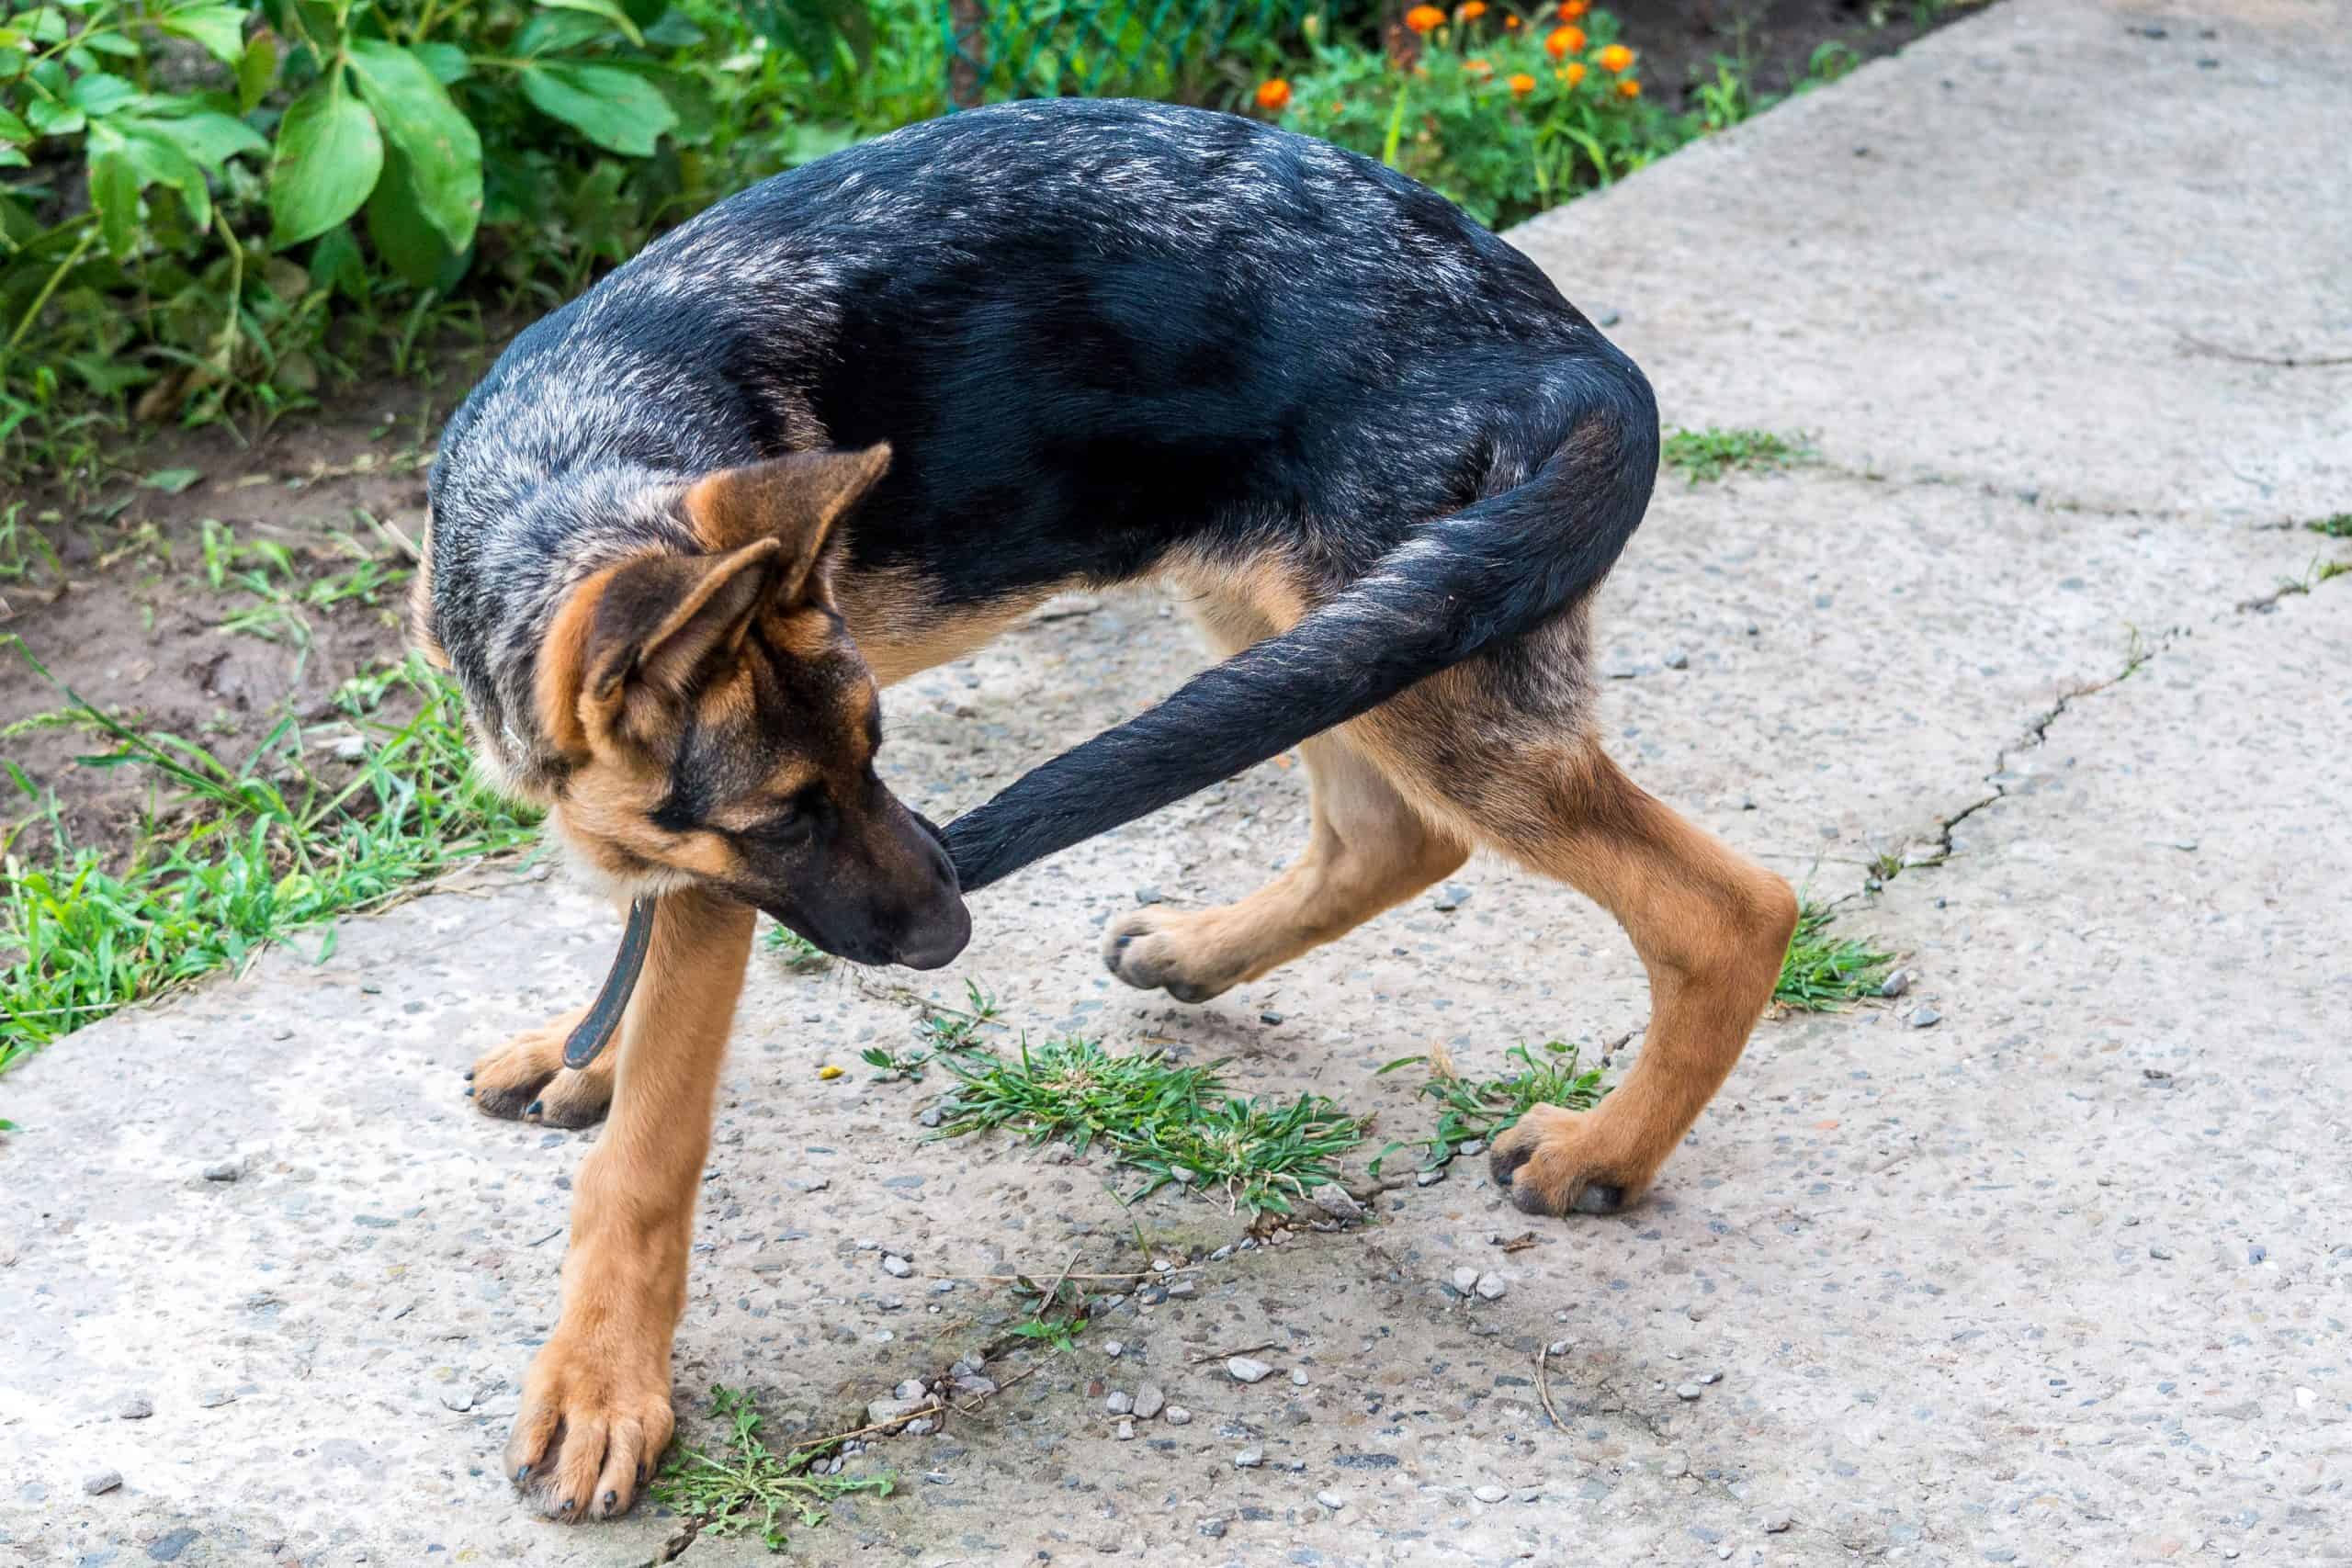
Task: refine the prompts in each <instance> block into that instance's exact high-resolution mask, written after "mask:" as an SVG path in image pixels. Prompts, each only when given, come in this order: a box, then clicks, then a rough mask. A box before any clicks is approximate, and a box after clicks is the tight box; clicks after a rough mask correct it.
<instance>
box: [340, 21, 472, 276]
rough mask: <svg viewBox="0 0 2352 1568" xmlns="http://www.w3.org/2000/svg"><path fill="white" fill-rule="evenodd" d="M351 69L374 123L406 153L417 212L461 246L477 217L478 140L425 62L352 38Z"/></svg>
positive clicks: (452, 247)
mask: <svg viewBox="0 0 2352 1568" xmlns="http://www.w3.org/2000/svg"><path fill="white" fill-rule="evenodd" d="M349 48H350V51H351V71H352V74H353V75H354V76H356V77H357V78H358V81H359V91H360V94H361V96H364V97H365V98H366V99H367V100H368V107H370V108H372V109H374V110H375V111H376V122H377V123H378V124H379V125H380V126H382V127H383V130H384V134H385V135H386V136H388V137H390V139H391V142H392V145H393V146H395V147H397V148H399V149H400V150H401V152H403V153H405V154H406V155H407V158H408V174H409V180H408V184H409V186H410V187H411V190H412V193H413V195H414V197H415V198H416V207H417V209H418V210H419V211H420V212H422V213H423V214H424V217H425V219H426V220H428V221H430V222H431V223H432V225H433V227H434V228H435V229H437V230H439V231H440V232H441V237H442V238H443V239H445V240H447V241H448V242H449V249H450V250H452V251H462V250H464V249H465V248H466V247H467V246H468V245H469V244H471V243H473V238H474V225H475V224H476V223H478V222H479V221H481V137H480V136H478V135H476V134H475V133H474V128H473V125H472V122H470V121H469V120H468V119H467V118H466V117H465V116H464V115H463V114H462V113H460V112H459V111H458V106H457V105H456V104H454V103H452V102H451V101H450V99H449V93H448V89H447V88H446V87H444V86H442V85H441V84H440V83H439V82H437V81H435V79H434V76H433V73H432V71H431V70H429V69H428V68H427V67H426V66H425V63H424V62H423V61H421V60H419V59H417V57H416V56H415V55H413V54H412V53H410V52H409V51H407V50H405V49H402V48H401V47H400V46H399V45H397V44H391V43H386V42H385V41H383V40H382V39H352V40H351V42H350V45H349Z"/></svg>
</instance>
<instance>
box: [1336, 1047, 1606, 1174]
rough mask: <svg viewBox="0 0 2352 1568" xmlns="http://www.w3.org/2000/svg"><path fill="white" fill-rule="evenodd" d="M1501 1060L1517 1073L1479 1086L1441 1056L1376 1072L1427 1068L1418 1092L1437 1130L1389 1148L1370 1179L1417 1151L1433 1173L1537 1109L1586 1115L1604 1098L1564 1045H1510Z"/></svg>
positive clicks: (1402, 1061)
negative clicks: (1430, 1105)
mask: <svg viewBox="0 0 2352 1568" xmlns="http://www.w3.org/2000/svg"><path fill="white" fill-rule="evenodd" d="M1503 1055H1505V1057H1507V1058H1508V1059H1510V1060H1511V1061H1515V1062H1517V1063H1518V1064H1519V1070H1518V1071H1517V1072H1512V1073H1506V1074H1504V1075H1503V1076H1502V1077H1496V1078H1487V1079H1484V1080H1473V1079H1470V1078H1465V1077H1462V1076H1461V1075H1460V1074H1459V1073H1457V1072H1456V1071H1454V1067H1453V1060H1452V1058H1450V1057H1448V1056H1446V1055H1443V1054H1442V1053H1437V1054H1432V1055H1420V1056H1399V1057H1397V1060H1395V1061H1393V1062H1391V1063H1389V1064H1388V1065H1387V1066H1384V1067H1382V1068H1381V1069H1380V1070H1381V1072H1383V1073H1393V1072H1397V1071H1398V1070H1400V1069H1402V1068H1405V1067H1410V1066H1419V1065H1424V1064H1426V1065H1427V1066H1428V1067H1429V1069H1430V1076H1429V1078H1428V1080H1427V1081H1425V1082H1424V1083H1423V1084H1422V1085H1421V1088H1420V1092H1421V1093H1422V1094H1423V1095H1425V1096H1427V1097H1428V1098H1429V1099H1430V1100H1436V1101H1437V1105H1438V1118H1437V1130H1436V1131H1435V1132H1434V1133H1432V1134H1430V1136H1429V1137H1427V1138H1422V1139H1419V1140H1409V1139H1407V1140H1398V1141H1397V1142H1395V1143H1391V1144H1390V1145H1388V1146H1387V1147H1385V1148H1384V1149H1382V1150H1381V1151H1380V1153H1379V1155H1378V1156H1375V1157H1374V1160H1373V1162H1372V1167H1371V1169H1372V1174H1373V1175H1374V1177H1377V1176H1379V1174H1380V1167H1381V1163H1382V1161H1384V1160H1385V1159H1387V1157H1388V1156H1390V1155H1392V1154H1395V1153H1396V1152H1397V1150H1398V1149H1419V1150H1420V1151H1421V1168H1422V1169H1424V1170H1434V1169H1435V1168H1438V1167H1439V1166H1442V1165H1443V1164H1445V1163H1446V1161H1448V1160H1450V1159H1452V1158H1453V1156H1455V1155H1456V1154H1458V1153H1460V1152H1461V1149H1462V1146H1463V1145H1465V1144H1471V1143H1480V1142H1486V1143H1491V1142H1492V1141H1493V1140H1494V1139H1496V1138H1498V1137H1499V1136H1500V1135H1502V1134H1504V1133H1507V1132H1509V1131H1510V1129H1511V1128H1512V1127H1513V1126H1515V1125H1516V1124H1517V1123H1518V1122H1519V1119H1520V1118H1521V1117H1522V1116H1524V1115H1526V1114H1527V1113H1528V1112H1529V1111H1532V1110H1533V1109H1534V1108H1535V1107H1537V1106H1539V1105H1558V1106H1564V1107H1566V1109H1567V1110H1570V1111H1589V1110H1591V1109H1592V1108H1593V1107H1594V1106H1596V1105H1598V1104H1600V1098H1601V1096H1602V1095H1604V1094H1607V1093H1608V1092H1609V1091H1608V1090H1607V1089H1603V1088H1602V1087H1601V1085H1600V1073H1601V1069H1600V1068H1599V1067H1587V1066H1581V1065H1580V1063H1579V1061H1578V1056H1579V1052H1578V1051H1577V1047H1576V1046H1574V1045H1571V1044H1569V1043H1566V1041H1561V1040H1547V1041H1545V1042H1544V1043H1543V1044H1542V1045H1541V1046H1539V1047H1537V1048H1535V1049H1532V1050H1531V1049H1529V1048H1528V1047H1527V1046H1526V1045H1524V1044H1521V1045H1514V1046H1512V1047H1511V1048H1510V1050H1509V1051H1506V1052H1505V1053H1503Z"/></svg>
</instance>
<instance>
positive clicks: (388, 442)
mask: <svg viewBox="0 0 2352 1568" xmlns="http://www.w3.org/2000/svg"><path fill="white" fill-rule="evenodd" d="M1970 8H1972V7H1962V6H1951V5H1946V4H1942V3H1940V0H1919V3H1918V4H1916V5H1905V6H1885V5H1882V4H1878V3H1877V0H1663V3H1661V4H1641V3H1637V0H1621V3H1620V4H1619V5H1618V6H1616V9H1617V11H1618V13H1619V15H1620V16H1621V17H1623V21H1624V23H1625V28H1626V33H1627V36H1628V38H1629V39H1631V40H1632V41H1633V43H1634V46H1635V47H1636V48H1637V49H1638V50H1640V51H1641V52H1642V55H1643V58H1644V62H1645V64H1644V67H1643V73H1644V75H1645V77H1646V78H1647V79H1648V80H1650V81H1651V82H1652V83H1653V84H1655V85H1657V88H1658V89H1659V90H1660V91H1661V92H1663V91H1665V90H1667V89H1668V86H1669V85H1671V84H1677V83H1680V84H1685V85H1686V103H1688V102H1695V100H1693V99H1691V98H1690V97H1689V96H1688V89H1687V85H1690V84H1696V83H1699V82H1703V81H1707V80H1711V79H1712V78H1713V71H1714V61H1715V59H1716V57H1717V56H1719V55H1720V56H1725V57H1731V58H1742V57H1744V58H1745V59H1746V61H1747V68H1748V72H1749V74H1750V80H1751V82H1752V84H1753V85H1754V88H1755V90H1756V92H1757V93H1758V94H1759V95H1779V94H1781V93H1783V92H1785V91H1787V90H1788V88H1789V87H1790V86H1791V85H1793V84H1794V83H1796V82H1799V81H1802V80H1804V77H1805V75H1806V73H1807V70H1808V67H1809V65H1810V63H1811V62H1812V61H1813V59H1814V55H1815V51H1816V50H1818V49H1819V48H1820V47H1821V46H1822V45H1824V44H1826V43H1828V42H1831V41H1833V40H1836V41H1839V42H1842V43H1844V44H1845V45H1846V46H1847V47H1848V48H1849V49H1850V50H1851V51H1853V53H1854V54H1855V56H1856V57H1857V58H1860V59H1869V58H1872V57H1875V56H1878V55H1882V54H1886V53H1891V52H1893V51H1895V50H1896V49H1899V48H1901V47H1902V46H1903V45H1905V44H1906V43H1908V42H1910V41H1911V40H1912V39H1916V38H1917V37H1918V36H1920V34H1921V33H1923V32H1925V31H1927V30H1928V29H1929V28H1932V27H1934V26H1937V25H1939V24H1940V23H1942V22H1944V21H1948V20H1951V19H1952V18H1953V17H1957V16H1960V15H1964V14H1966V11H1967V10H1968V9H1970ZM502 342H503V340H500V339H496V338H493V341H492V343H490V344H488V345H486V346H485V345H481V344H462V345H460V344H445V345H443V346H442V348H441V349H440V351H439V352H437V353H436V354H435V355H433V361H432V362H433V370H432V372H431V373H430V374H429V375H428V376H427V377H425V378H420V379H417V380H412V381H407V382H401V381H399V380H397V379H395V378H391V377H390V375H385V376H383V377H381V378H378V379H374V380H371V381H370V382H368V384H366V385H363V386H360V387H356V388H352V389H345V390H344V391H343V392H341V393H339V394H337V395H335V396H334V397H332V398H330V399H329V400H328V402H327V404H326V406H325V407H324V408H323V409H322V410H316V411H308V412H300V413H298V414H294V415H291V416H288V418H286V419H285V420H283V421H282V422H280V423H278V424H277V425H276V426H275V427H273V428H271V429H268V430H266V431H265V432H263V433H261V434H258V435H256V436H254V438H253V439H251V440H250V441H247V440H245V439H243V437H242V436H241V435H240V434H239V433H237V432H233V431H230V430H226V429H220V428H213V429H209V430H203V431H197V432H169V433H149V434H136V433H134V434H132V435H130V436H127V437H126V438H125V440H124V444H123V448H122V450H121V451H120V452H119V453H118V454H116V455H114V456H113V457H112V458H111V462H110V473H109V477H108V479H107V482H106V483H105V484H103V485H102V486H100V487H99V488H98V489H97V490H96V492H95V493H71V494H69V493H67V492H65V491H63V490H62V489H60V488H55V487H52V488H51V490H50V491H47V492H45V493H44V492H41V491H36V492H35V493H34V494H33V495H32V496H31V497H30V498H29V500H30V502H31V505H30V506H29V507H28V513H29V514H30V515H31V516H32V517H33V518H34V519H35V521H36V523H37V524H38V525H39V527H40V532H41V534H42V536H44V537H45V538H47V539H48V540H49V542H50V544H51V546H52V547H54V548H55V550H56V551H57V554H58V558H59V560H60V562H61V563H62V567H63V569H64V575H63V578H62V581H61V580H60V579H59V578H58V576H57V574H56V572H55V571H53V570H50V568H49V567H48V566H47V565H46V564H36V565H35V566H34V567H33V568H32V570H31V571H30V574H29V575H28V577H25V578H22V579H19V580H17V581H7V580H5V579H0V637H12V636H13V637H20V638H22V639H23V643H24V650H23V651H25V652H29V653H30V654H31V655H32V657H33V658H35V659H38V660H40V662H41V663H42V664H44V665H45V666H47V668H48V670H49V671H50V674H51V676H52V677H53V678H54V680H55V682H58V683H62V685H64V686H67V687H70V688H72V689H73V691H74V692H75V693H77V694H80V695H81V696H82V697H83V698H85V699H86V700H87V701H88V702H90V703H92V704H94V705H96V706H98V707H100V708H102V709H104V710H105V711H107V713H109V714H113V715H115V716H118V717H120V718H122V719H124V720H126V721H127V722H130V723H133V724H136V725H139V726H142V727H145V728H150V729H153V730H157V731H161V732H163V733H165V734H169V735H175V736H178V737H180V738H182V739H187V740H190V741H194V742H197V743H198V744H201V745H203V746H205V747H206V748H207V749H208V750H210V751H212V752H213V754H214V755H216V756H218V757H220V758H221V759H223V760H224V761H232V762H241V761H243V760H244V759H245V758H246V757H248V756H250V755H251V754H252V753H253V752H254V749H255V748H256V747H258V746H260V745H261V744H262V743H263V742H264V740H265V739H267V738H268V737H270V735H271V734H272V732H273V731H274V730H275V729H276V728H277V726H278V724H279V723H280V721H281V720H282V719H284V718H286V717H287V716H292V717H293V718H295V719H296V720H298V721H299V722H300V724H302V725H303V726H304V727H305V740H306V744H310V745H313V746H317V747H320V748H322V749H327V748H331V746H332V743H333V741H334V739H336V738H337V737H338V736H339V735H340V734H342V733H344V728H343V726H342V724H341V722H340V719H339V716H338V715H337V714H336V713H335V711H334V705H333V697H334V692H335V691H336V689H337V687H338V686H340V685H341V684H342V682H345V680H347V679H349V678H350V677H351V676H353V675H355V674H357V673H360V672H362V671H368V670H370V669H373V668H376V667H378V666H379V665H381V664H382V663H384V662H386V661H388V660H396V659H398V658H399V657H400V655H401V649H402V647H403V642H402V629H401V608H402V604H403V601H404V598H405V594H406V591H407V581H408V576H409V567H410V564H411V557H410V555H409V553H408V551H409V548H410V547H413V545H414V544H416V543H417V542H419V541H421V540H422V539H423V537H424V525H425V492H424V485H425V471H426V468H427V467H428V466H429V465H430V463H431V461H432V455H433V453H432V447H433V442H434V439H435V437H436V436H437V434H438V432H439V428H440V423H441V421H442V419H443V418H445V417H446V416H447V414H448V412H450V410H452V409H453V408H454V407H455V406H456V405H457V403H458V400H461V399H462V398H463V396H464V394H465V390H466V389H467V388H468V387H469V386H470V385H471V384H472V382H473V380H474V379H475V378H477V377H478V376H479V375H480V374H481V371H482V370H483V369H484V368H486V367H487V366H488V364H489V362H490V360H491V359H492V357H493V356H494V355H495V354H496V351H497V348H498V347H499V346H500V345H501V343H502ZM175 469H177V470H190V469H192V470H194V471H195V472H196V473H197V474H198V476H199V477H198V478H197V479H195V480H194V481H193V482H190V483H188V484H187V486H186V488H184V489H178V490H176V491H165V490H163V489H157V488H154V487H153V485H152V484H150V483H149V482H148V480H149V478H150V476H153V475H158V474H168V473H170V472H171V471H172V470H175ZM371 519H372V521H370V520H371ZM207 520H209V521H210V522H212V523H213V524H216V525H225V526H226V528H227V529H228V530H229V531H230V532H231V534H232V535H233V536H234V538H235V539H236V540H237V541H238V542H239V543H241V544H245V545H251V544H253V543H254V542H256V541H264V540H266V541H272V542H275V543H276V544H278V545H281V546H283V547H285V549H286V550H287V551H288V553H289V555H290V557H291V558H292V560H293V562H294V564H295V567H296V570H297V576H298V578H299V579H300V581H301V582H303V583H317V582H321V581H325V580H329V579H332V578H334V577H336V576H338V575H339V574H343V573H346V572H348V571H349V570H351V569H352V568H353V567H355V566H356V565H359V564H361V562H362V560H363V558H365V559H372V560H374V561H376V562H377V563H379V566H380V567H382V568H383V569H384V575H383V579H382V581H381V583H380V586H379V590H378V591H377V592H375V593H374V594H373V595H372V596H371V597H370V598H368V599H357V600H351V601H346V602H345V603H343V604H335V605H332V606H327V607H316V606H307V605H306V606H303V607H302V608H301V610H300V615H301V619H302V621H303V622H304V623H305V624H306V625H307V633H306V634H304V635H292V628H291V627H290V626H287V625H286V624H285V623H284V622H283V620H282V618H281V620H280V622H279V624H278V626H277V627H276V628H275V629H276V630H277V636H276V637H275V639H272V638H271V637H264V636H262V635H258V633H257V632H256V631H254V630H239V629H235V626H236V622H235V620H234V617H237V616H239V615H241V613H245V612H251V611H254V610H255V609H256V608H257V607H260V606H263V605H264V604H266V601H265V600H264V599H263V597H262V596H260V595H258V594H256V593H254V592H251V591H248V590H247V589H244V588H243V587H241V586H239V585H238V584H237V583H236V582H235V581H233V576H234V572H233V571H232V581H228V582H226V583H224V584H223V585H221V586H218V587H216V586H214V584H213V582H212V581H211V580H210V577H209V573H208V571H207V567H206V561H205V551H204V540H205V535H206V528H205V524H206V522H207ZM215 536H216V537H218V535H217V533H216V535H215ZM296 592H300V588H299V586H298V587H297V588H296ZM224 623H228V624H226V625H224ZM66 706H67V699H66V698H65V696H64V695H63V694H62V692H60V691H59V690H58V689H57V685H54V684H52V683H51V682H50V681H49V680H44V679H43V678H42V677H41V676H40V674H39V673H38V672H36V671H34V670H33V669H32V667H31V665H30V663H29V661H28V660H26V659H25V658H24V657H23V653H22V652H19V651H18V650H17V649H13V648H8V647H5V646H0V763H7V764H14V766H15V767H16V768H17V769H18V770H21V773H22V775H23V778H24V780H25V782H26V783H28V784H30V785H31V787H32V790H33V792H34V795H33V797H32V798H31V799H27V798H25V796H24V795H23V794H22V792H21V789H20V788H18V787H16V786H13V785H11V786H9V787H7V789H6V793H7V794H8V795H9V796H10V797H11V800H10V804H9V805H8V806H6V807H0V840H5V838H6V832H7V827H8V824H10V823H12V822H18V821H25V820H27V819H28V818H38V817H40V815H42V814H43V813H44V812H45V811H46V809H47V805H46V803H47V801H48V799H49V798H51V797H52V796H53V798H54V800H55V803H56V808H57V813H58V817H59V818H60V820H61V821H62V824H63V827H64V829H65V830H66V832H67V834H68V835H69V836H70V837H71V838H72V840H74V842H76V843H80V844H88V845H94V846H98V847H101V848H104V849H106V850H107V851H109V852H112V853H114V854H116V855H119V854H121V853H123V852H127V850H128V849H129V847H130V845H131V844H133V843H134V842H135V841H136V840H137V837H138V835H139V832H140V829H141V825H142V822H143V821H144V820H145V819H146V814H147V813H148V812H149V811H151V810H152V809H153V808H154V807H155V805H156V801H155V800H154V798H153V795H151V792H150V790H149V788H148V787H147V785H146V784H145V783H144V781H143V780H142V779H141V776H140V773H139V771H138V770H135V769H128V768H94V767H88V766H82V765H77V763H76V759H77V758H81V757H85V756H88V755H91V754H93V753H103V752H104V751H105V750H107V744H106V741H105V738H104V737H103V736H97V735H94V734H92V733H91V732H90V731H89V730H88V729H87V728H85V727H79V726H75V725H72V724H65V723H60V722H56V721H55V719H54V718H53V717H45V716H56V715H59V714H61V713H62V711H63V710H64V709H65V708H66ZM47 837H48V829H47V828H46V826H45V825H41V824H40V823H38V822H35V823H34V824H33V825H32V826H31V827H30V828H29V829H28V832H27V833H26V834H25V835H23V836H20V837H19V838H18V839H17V841H16V842H17V849H18V851H19V852H39V846H40V845H41V843H42V841H43V840H46V839H47Z"/></svg>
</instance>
